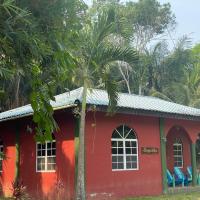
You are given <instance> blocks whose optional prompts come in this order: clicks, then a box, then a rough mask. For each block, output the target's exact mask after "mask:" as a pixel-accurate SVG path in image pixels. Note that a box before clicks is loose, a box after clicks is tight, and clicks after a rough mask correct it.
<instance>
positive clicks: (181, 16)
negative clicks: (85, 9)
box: [84, 0, 200, 44]
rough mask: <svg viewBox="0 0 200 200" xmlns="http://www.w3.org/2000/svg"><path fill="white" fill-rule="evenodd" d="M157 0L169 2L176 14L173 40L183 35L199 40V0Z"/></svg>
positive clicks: (88, 1)
mask: <svg viewBox="0 0 200 200" xmlns="http://www.w3.org/2000/svg"><path fill="white" fill-rule="evenodd" d="M84 1H85V2H86V3H87V4H88V5H91V2H92V0H84ZM122 1H126V0H122ZM122 1H121V2H122ZM133 1H137V0H133ZM158 1H159V2H160V3H168V2H169V3H170V4H171V7H172V12H173V13H174V14H175V16H176V22H177V27H176V30H175V31H174V32H173V33H172V34H171V35H172V38H173V39H174V41H177V40H178V38H181V37H182V36H183V35H186V36H188V37H189V38H190V39H191V42H192V44H195V43H198V42H200V0H158ZM169 40H170V39H169ZM170 42H172V41H169V43H170ZM172 43H173V42H172Z"/></svg>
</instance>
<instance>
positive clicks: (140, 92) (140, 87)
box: [138, 84, 142, 95]
mask: <svg viewBox="0 0 200 200" xmlns="http://www.w3.org/2000/svg"><path fill="white" fill-rule="evenodd" d="M138 93H139V95H142V85H141V84H139V92H138Z"/></svg>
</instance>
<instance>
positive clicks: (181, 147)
mask: <svg viewBox="0 0 200 200" xmlns="http://www.w3.org/2000/svg"><path fill="white" fill-rule="evenodd" d="M175 146H176V147H177V148H178V147H180V149H178V150H175V149H174V147H175ZM175 151H176V152H181V155H177V154H176V155H175V154H174V153H175ZM173 157H174V166H175V163H176V164H177V163H179V162H177V161H175V158H181V166H177V165H176V166H175V167H178V168H183V144H182V142H181V140H176V141H175V142H174V143H173Z"/></svg>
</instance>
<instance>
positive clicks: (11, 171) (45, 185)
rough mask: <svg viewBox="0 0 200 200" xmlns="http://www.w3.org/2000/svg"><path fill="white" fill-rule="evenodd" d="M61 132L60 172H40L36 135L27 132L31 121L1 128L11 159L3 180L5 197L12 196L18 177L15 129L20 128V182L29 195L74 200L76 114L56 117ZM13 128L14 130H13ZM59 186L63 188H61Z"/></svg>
mask: <svg viewBox="0 0 200 200" xmlns="http://www.w3.org/2000/svg"><path fill="white" fill-rule="evenodd" d="M55 118H56V121H57V122H58V125H59V128H60V131H59V132H58V133H55V134H54V135H55V138H56V164H57V165H56V172H36V143H35V140H34V133H30V132H28V131H27V125H28V126H29V127H33V123H32V122H31V120H27V119H21V120H17V121H16V122H17V123H15V121H14V122H12V121H11V122H10V123H9V125H8V123H7V124H6V125H5V129H1V137H2V139H3V142H4V144H5V153H6V156H7V157H8V158H9V159H7V160H5V161H3V173H2V176H1V179H0V182H1V184H2V185H3V190H4V194H8V193H10V194H11V193H12V190H11V188H12V187H11V184H12V182H13V181H14V177H15V160H16V151H15V130H16V129H15V127H16V124H17V125H18V126H20V169H19V173H20V180H21V181H22V182H23V185H24V186H26V188H27V192H28V193H29V194H31V196H34V197H37V199H42V198H43V197H44V198H45V199H48V200H50V199H52V200H55V199H58V197H60V199H63V200H64V199H66V200H69V199H72V198H73V196H74V173H75V170H74V169H75V153H74V119H73V116H72V115H69V114H66V113H59V114H56V116H55ZM9 127H12V130H11V131H10V130H9ZM58 185H59V186H58ZM8 188H9V189H8Z"/></svg>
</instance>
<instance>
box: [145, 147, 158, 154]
mask: <svg viewBox="0 0 200 200" xmlns="http://www.w3.org/2000/svg"><path fill="white" fill-rule="evenodd" d="M142 154H158V148H157V147H142Z"/></svg>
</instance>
